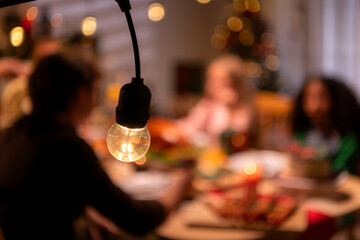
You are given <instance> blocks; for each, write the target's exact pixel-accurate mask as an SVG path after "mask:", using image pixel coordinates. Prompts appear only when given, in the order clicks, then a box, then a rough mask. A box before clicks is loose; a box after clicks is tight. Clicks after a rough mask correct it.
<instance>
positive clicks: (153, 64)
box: [0, 0, 360, 117]
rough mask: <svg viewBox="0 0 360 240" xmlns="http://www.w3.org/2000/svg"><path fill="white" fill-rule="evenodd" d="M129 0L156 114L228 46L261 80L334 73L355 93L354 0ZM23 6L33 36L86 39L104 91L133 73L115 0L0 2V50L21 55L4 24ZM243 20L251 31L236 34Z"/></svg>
mask: <svg viewBox="0 0 360 240" xmlns="http://www.w3.org/2000/svg"><path fill="white" fill-rule="evenodd" d="M155 2H156V3H160V4H162V5H163V7H164V11H165V15H164V16H163V18H162V19H161V20H160V21H151V20H150V19H149V17H148V8H149V6H150V5H151V4H153V3H155ZM200 2H207V3H200ZM131 4H132V11H131V13H132V16H133V20H134V23H135V28H136V32H137V35H138V41H139V46H140V54H141V63H142V76H143V77H144V78H145V81H146V84H147V85H148V86H149V87H150V88H151V90H152V93H153V112H154V113H156V114H160V115H163V116H168V117H172V116H176V115H178V113H177V112H176V111H177V109H176V108H177V106H176V101H183V100H184V98H177V96H179V95H181V94H184V92H186V91H188V92H190V93H191V94H194V95H197V94H199V93H201V85H202V81H203V77H202V74H203V70H204V68H205V66H206V64H207V63H208V62H209V61H210V60H211V59H212V58H214V57H215V56H216V55H218V54H221V53H224V52H227V51H235V52H236V53H239V54H240V55H243V58H244V59H245V60H246V63H247V64H246V67H247V72H248V74H249V76H250V77H252V78H253V79H254V81H256V83H257V85H258V86H259V88H260V89H265V90H271V91H277V92H282V93H287V94H294V93H296V91H297V90H298V89H299V87H300V86H301V85H302V82H303V79H304V77H305V76H307V75H309V74H321V73H325V74H335V75H338V76H340V77H342V78H343V79H344V81H346V82H347V83H348V84H349V85H350V86H351V87H352V88H353V89H354V90H356V91H357V93H358V95H360V81H359V78H360V70H359V69H360V68H359V66H360V57H359V56H360V46H359V44H357V42H360V14H359V12H360V3H359V1H357V0H342V1H336V0H234V1H233V0H211V1H205V0H199V1H197V0H181V1H179V0H178V1H176V0H161V1H155V0H132V1H131ZM31 6H36V7H37V16H36V17H35V18H34V19H33V20H32V21H31V22H32V23H31V24H32V25H31V28H32V29H31V35H32V36H34V35H36V34H40V33H43V32H49V33H50V34H51V35H52V36H53V37H55V38H58V39H61V40H62V41H67V42H71V41H80V42H82V43H84V44H88V45H91V46H92V47H94V48H95V50H96V51H97V53H98V56H99V61H100V65H101V68H102V70H103V72H104V82H103V83H104V84H103V86H102V92H103V93H104V94H106V93H107V92H111V91H108V90H109V88H110V87H109V86H111V84H113V83H116V84H115V85H113V88H114V90H115V92H117V90H118V88H117V87H119V86H121V85H122V84H125V83H127V82H128V81H130V79H131V77H133V76H134V61H133V53H132V46H131V40H130V35H129V33H128V28H127V25H126V20H125V16H124V15H123V13H121V11H120V10H119V8H118V6H117V3H116V2H115V1H114V0H38V1H36V2H31V3H27V4H21V5H17V6H16V7H7V8H3V9H0V21H1V29H0V30H1V31H0V40H1V41H0V51H1V55H2V56H11V55H12V56H20V57H24V58H25V55H26V54H25V53H26V50H24V46H23V49H22V47H21V46H20V47H17V48H15V47H12V46H11V45H10V43H9V32H10V30H11V28H12V27H15V26H16V25H17V24H22V25H24V26H23V27H25V28H26V26H28V27H29V25H26V24H27V23H26V22H24V21H26V17H27V11H28V10H29V8H30V7H31ZM244 6H245V7H247V8H248V9H247V10H248V11H247V13H246V12H244V11H243V10H244V9H241V8H244ZM250 10H251V11H250ZM233 16H236V17H238V18H240V19H241V20H242V29H241V30H240V35H239V32H236V31H235V32H234V31H229V29H228V30H226V29H225V30H224V26H225V28H229V23H228V20H229V18H231V17H233ZM86 17H94V18H95V19H96V31H95V32H94V33H93V34H90V35H89V36H86V38H84V36H83V33H82V28H81V26H82V22H83V20H84V19H85V18H86ZM235 27H236V26H235ZM246 28H248V29H249V30H250V31H248V32H246V34H245V33H244V32H245V30H246ZM241 33H244V34H242V35H241ZM23 45H26V44H23ZM21 49H22V50H21ZM21 51H22V52H21ZM268 56H270V57H268ZM184 79H185V80H184ZM110 90H111V89H110ZM105 97H106V96H105ZM114 99H116V97H114ZM185 99H186V98H185ZM187 99H188V98H187ZM191 103H192V102H191V101H190V103H189V104H191ZM113 105H115V104H113Z"/></svg>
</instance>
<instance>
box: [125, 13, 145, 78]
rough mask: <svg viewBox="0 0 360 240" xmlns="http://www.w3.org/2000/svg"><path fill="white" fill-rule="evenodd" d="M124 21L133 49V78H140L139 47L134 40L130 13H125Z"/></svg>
mask: <svg viewBox="0 0 360 240" xmlns="http://www.w3.org/2000/svg"><path fill="white" fill-rule="evenodd" d="M125 16H126V20H127V23H128V26H129V31H130V36H131V41H132V45H133V49H134V60H135V78H136V79H140V78H141V70H140V54H139V45H138V42H137V38H136V33H135V28H134V23H133V21H132V18H131V14H130V11H125Z"/></svg>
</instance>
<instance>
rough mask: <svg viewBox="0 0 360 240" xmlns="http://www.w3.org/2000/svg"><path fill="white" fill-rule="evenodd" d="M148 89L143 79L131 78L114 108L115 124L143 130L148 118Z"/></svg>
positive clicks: (149, 99) (149, 94) (149, 98)
mask: <svg viewBox="0 0 360 240" xmlns="http://www.w3.org/2000/svg"><path fill="white" fill-rule="evenodd" d="M150 101H151V92H150V89H149V88H148V87H147V86H146V85H144V79H143V78H133V79H132V80H131V82H130V83H127V84H125V85H124V86H123V87H122V88H121V90H120V95H119V102H118V106H117V107H116V123H117V124H119V125H122V126H125V127H128V128H143V127H145V126H146V123H147V121H148V120H149V118H150V114H149V109H150Z"/></svg>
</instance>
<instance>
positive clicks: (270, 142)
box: [255, 91, 293, 150]
mask: <svg viewBox="0 0 360 240" xmlns="http://www.w3.org/2000/svg"><path fill="white" fill-rule="evenodd" d="M292 106H293V100H292V98H291V97H289V96H287V95H283V94H278V93H274V92H267V91H258V92H257V94H256V96H255V107H256V111H257V121H258V144H257V145H258V147H259V148H262V149H272V150H283V149H284V147H285V146H286V141H287V138H288V134H289V126H290V120H291V119H290V115H291V111H292Z"/></svg>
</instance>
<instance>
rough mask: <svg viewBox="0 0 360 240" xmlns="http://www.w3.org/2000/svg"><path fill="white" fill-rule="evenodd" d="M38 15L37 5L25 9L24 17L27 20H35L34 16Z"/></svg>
mask: <svg viewBox="0 0 360 240" xmlns="http://www.w3.org/2000/svg"><path fill="white" fill-rule="evenodd" d="M37 15H38V8H37V7H30V8H29V9H28V10H27V11H26V18H27V20H29V21H33V20H35V18H36V17H37Z"/></svg>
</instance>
